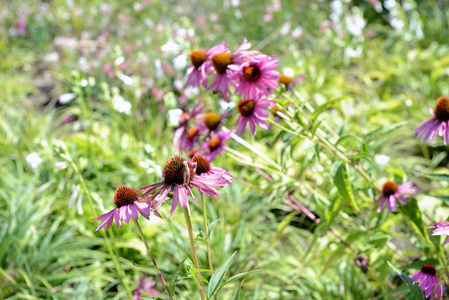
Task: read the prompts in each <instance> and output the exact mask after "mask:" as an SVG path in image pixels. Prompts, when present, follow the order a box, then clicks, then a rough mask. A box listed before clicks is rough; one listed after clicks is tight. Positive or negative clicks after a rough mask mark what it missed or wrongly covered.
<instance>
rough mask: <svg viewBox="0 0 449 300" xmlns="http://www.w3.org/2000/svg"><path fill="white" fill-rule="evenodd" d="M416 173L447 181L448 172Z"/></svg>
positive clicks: (448, 178)
mask: <svg viewBox="0 0 449 300" xmlns="http://www.w3.org/2000/svg"><path fill="white" fill-rule="evenodd" d="M418 174H419V175H421V176H423V177H426V178H428V179H432V180H438V181H447V182H449V174H425V173H418Z"/></svg>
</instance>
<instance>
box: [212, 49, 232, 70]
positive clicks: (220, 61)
mask: <svg viewBox="0 0 449 300" xmlns="http://www.w3.org/2000/svg"><path fill="white" fill-rule="evenodd" d="M231 63H232V55H231V53H226V52H222V53H217V54H215V55H214V56H212V65H213V66H214V68H215V71H217V73H218V74H220V75H223V74H225V73H226V70H227V68H228V66H229V65H230V64H231Z"/></svg>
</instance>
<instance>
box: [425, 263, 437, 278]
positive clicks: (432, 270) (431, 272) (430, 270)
mask: <svg viewBox="0 0 449 300" xmlns="http://www.w3.org/2000/svg"><path fill="white" fill-rule="evenodd" d="M421 272H423V273H424V274H429V275H434V276H435V275H436V274H437V270H436V269H435V266H434V265H431V264H423V265H422V267H421Z"/></svg>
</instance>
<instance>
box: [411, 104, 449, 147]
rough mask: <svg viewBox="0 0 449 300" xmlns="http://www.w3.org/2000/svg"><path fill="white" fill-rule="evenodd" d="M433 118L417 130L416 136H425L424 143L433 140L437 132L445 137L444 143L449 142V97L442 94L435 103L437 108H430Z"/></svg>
mask: <svg viewBox="0 0 449 300" xmlns="http://www.w3.org/2000/svg"><path fill="white" fill-rule="evenodd" d="M430 113H431V114H432V115H433V118H430V119H428V120H427V121H425V122H424V123H423V124H422V125H421V126H420V127H419V128H418V129H416V130H415V136H417V137H418V138H420V137H421V136H423V135H425V136H424V141H423V142H424V143H425V142H427V140H428V139H431V140H433V139H434V138H435V137H436V136H437V133H438V135H439V136H443V137H444V144H445V145H447V143H448V142H449V99H448V98H446V97H444V96H441V97H440V98H438V100H437V103H436V105H435V110H432V109H430Z"/></svg>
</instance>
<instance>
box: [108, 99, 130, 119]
mask: <svg viewBox="0 0 449 300" xmlns="http://www.w3.org/2000/svg"><path fill="white" fill-rule="evenodd" d="M112 105H113V106H114V109H115V110H116V111H118V112H119V113H124V114H125V115H128V116H129V115H130V114H131V107H132V106H131V103H130V102H128V101H126V100H125V99H123V98H122V97H121V96H115V97H114V98H113V99H112Z"/></svg>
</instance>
